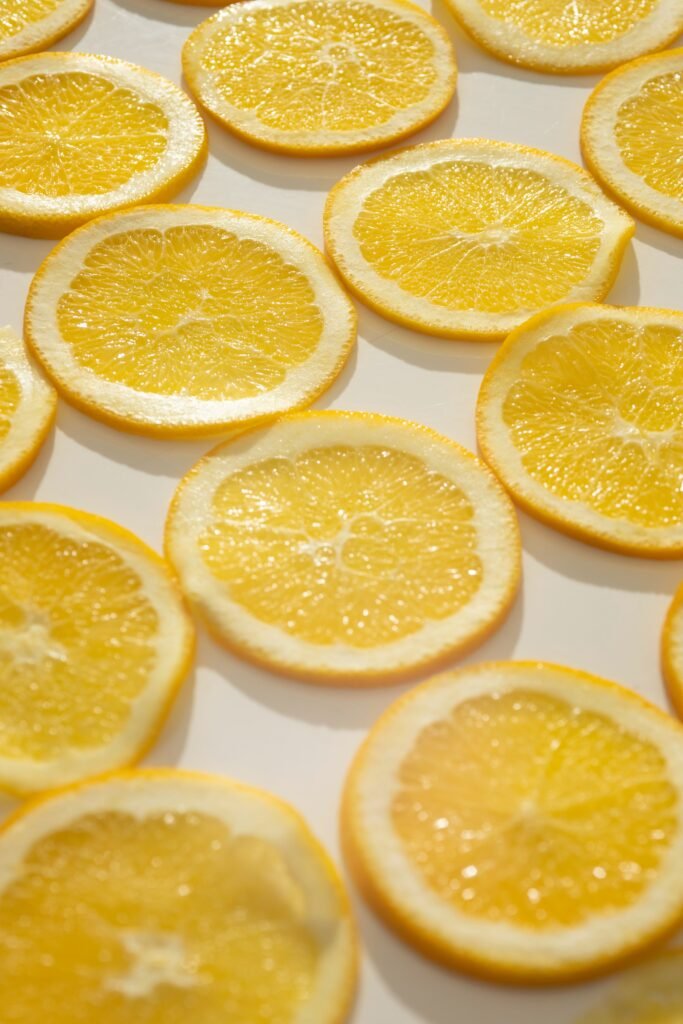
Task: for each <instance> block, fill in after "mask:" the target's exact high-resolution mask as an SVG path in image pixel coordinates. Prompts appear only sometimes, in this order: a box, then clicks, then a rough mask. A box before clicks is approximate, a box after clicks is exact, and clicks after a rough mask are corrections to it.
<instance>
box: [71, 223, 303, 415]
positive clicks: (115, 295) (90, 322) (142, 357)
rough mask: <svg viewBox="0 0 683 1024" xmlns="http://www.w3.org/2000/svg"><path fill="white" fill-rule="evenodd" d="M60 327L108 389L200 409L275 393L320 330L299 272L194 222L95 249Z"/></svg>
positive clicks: (259, 248) (128, 235)
mask: <svg viewBox="0 0 683 1024" xmlns="http://www.w3.org/2000/svg"><path fill="white" fill-rule="evenodd" d="M57 320H58V324H59V330H60V333H61V336H62V338H63V339H64V341H65V342H66V343H67V344H68V345H69V346H70V348H71V351H72V353H73V355H74V357H75V358H76V360H77V361H78V363H79V364H80V365H81V366H83V367H85V368H87V369H89V370H92V371H93V372H94V373H96V374H97V375H98V376H100V377H102V378H104V379H105V380H107V381H110V382H115V383H119V384H124V385H126V386H128V387H130V388H134V389H136V390H140V391H147V392H151V393H153V394H159V395H177V394H186V395H192V396H194V397H198V398H203V399H239V398H247V397H250V396H254V395H258V394H261V393H263V392H266V391H269V390H271V389H272V388H275V387H276V386H277V385H279V384H281V383H282V382H283V381H284V379H285V378H286V376H287V371H288V369H290V368H292V367H296V366H299V365H301V364H302V363H304V362H305V361H306V360H307V359H308V358H309V357H310V356H311V354H312V353H313V352H314V350H315V349H316V347H317V345H318V343H319V341H320V337H321V335H322V330H323V316H322V313H321V310H320V308H319V306H318V305H317V304H316V300H315V294H314V292H313V289H312V287H311V285H310V283H309V281H308V278H307V277H306V276H305V275H304V274H303V273H302V272H301V271H300V270H298V269H297V268H296V267H294V266H292V264H291V263H288V262H286V261H285V260H284V259H283V257H282V256H280V255H279V254H278V253H277V252H275V251H274V250H272V249H270V248H268V247H267V246H265V245H263V244H262V243H261V242H257V241H253V240H251V239H247V238H239V237H237V235H235V234H233V233H231V232H229V231H226V230H224V229H222V228H217V227H213V226H210V225H196V224H192V225H187V226H185V227H169V228H167V229H166V230H163V231H162V230H156V229H144V230H137V231H132V230H131V231H126V232H122V233H120V234H116V235H111V236H110V237H108V238H106V239H104V240H103V241H102V242H100V243H99V244H97V245H95V246H94V247H93V248H92V249H91V250H90V252H89V253H88V255H87V257H86V258H85V260H84V263H83V267H82V269H81V270H80V271H79V273H78V274H77V275H76V277H75V278H74V279H73V280H72V281H71V283H70V285H69V288H68V290H67V291H65V293H64V294H63V295H62V296H61V297H60V299H59V303H58V308H57Z"/></svg>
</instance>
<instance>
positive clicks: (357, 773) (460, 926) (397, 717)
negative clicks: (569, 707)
mask: <svg viewBox="0 0 683 1024" xmlns="http://www.w3.org/2000/svg"><path fill="white" fill-rule="evenodd" d="M507 673H509V674H511V676H512V679H513V681H514V676H515V675H516V674H519V676H520V681H519V683H516V682H515V685H513V684H512V683H510V685H506V682H505V679H504V674H507ZM534 673H540V676H539V678H540V679H541V681H540V683H539V682H538V680H536V679H534V678H533V674H534ZM543 675H548V676H551V677H555V678H554V679H553V680H552V683H551V684H550V685H548V682H547V680H546V681H544V680H543V678H542V677H543ZM487 677H492V680H493V682H491V680H490V679H487ZM498 680H503V681H502V682H500V681H498ZM577 687H579V688H582V689H583V695H584V697H586V696H588V699H587V700H586V701H585V702H584V703H582V705H581V707H582V708H583V709H586V710H591V711H594V712H595V713H597V714H604V715H605V716H606V717H608V718H610V720H612V721H615V717H614V716H613V715H610V714H609V713H608V712H609V710H610V709H611V708H613V707H614V705H615V704H616V705H619V704H621V707H622V710H623V711H626V710H629V711H630V712H631V715H630V716H629V715H626V716H625V719H624V716H621V717H620V718H619V722H620V723H621V724H623V725H624V727H625V728H626V727H628V723H629V722H633V723H634V726H638V728H637V729H636V728H635V727H634V728H633V730H632V732H633V734H634V735H636V736H638V735H641V736H644V737H645V738H646V739H650V740H651V741H652V742H653V743H655V741H657V742H656V743H655V745H656V746H657V749H658V750H659V751H660V753H662V754H663V756H664V757H665V760H666V761H667V764H668V766H669V769H670V771H671V770H673V772H674V775H675V777H676V779H677V783H678V790H679V795H680V797H681V802H682V803H683V745H682V744H681V736H683V733H682V732H680V729H681V725H680V723H679V722H678V721H677V720H676V719H673V718H672V717H671V716H670V715H668V714H667V713H666V712H664V711H662V710H661V709H660V708H658V707H657V706H656V705H654V704H651V703H650V702H649V701H647V700H645V698H643V697H641V696H640V694H638V693H636V692H634V691H632V690H629V689H627V688H626V687H624V686H621V685H620V684H618V683H615V682H612V681H611V680H607V679H604V678H602V677H600V676H595V675H593V674H591V673H588V672H584V671H581V670H579V669H573V668H569V667H567V666H564V665H558V664H553V663H550V662H544V661H493V662H482V663H479V664H475V665H470V666H467V667H465V668H459V669H455V670H452V671H449V672H444V673H442V674H440V675H437V676H433V677H431V678H429V679H427V680H426V681H424V682H422V683H420V684H419V685H418V686H417V687H414V688H413V689H412V690H410V691H409V692H408V693H406V694H404V695H403V696H402V697H399V698H398V700H396V701H394V702H393V704H391V705H390V706H389V707H388V708H387V709H386V710H385V711H384V712H383V713H382V714H381V715H380V717H379V718H378V719H377V720H376V722H375V723H374V724H373V726H372V727H371V729H370V731H369V733H368V734H367V735H366V737H365V739H364V740H363V742H362V743H361V745H360V747H359V749H358V751H357V752H356V754H355V756H354V759H353V761H352V762H351V766H350V768H349V770H348V773H347V777H346V781H345V784H344V790H343V795H342V803H341V809H340V834H341V842H342V850H343V854H344V859H345V863H346V865H347V867H348V869H349V871H350V874H351V877H352V878H353V880H354V882H355V884H356V885H357V886H358V888H359V890H360V892H361V894H362V896H363V898H364V900H365V901H366V902H367V903H368V905H369V906H370V907H371V908H372V909H373V911H374V912H375V913H376V914H377V915H378V916H380V917H381V918H382V919H383V920H384V922H385V923H386V924H387V925H388V926H389V927H390V928H391V929H392V930H393V931H394V932H395V933H397V934H398V936H399V937H400V938H401V939H403V940H404V941H405V942H407V943H408V944H410V945H412V946H413V947H415V948H417V949H418V951H419V952H420V953H422V954H423V955H424V956H426V957H428V958H429V959H432V960H434V961H436V962H438V963H440V964H442V965H443V966H446V967H449V968H451V969H454V970H457V971H464V972H466V973H468V974H471V975H473V976H475V977H479V978H482V979H483V980H486V981H495V982H504V983H506V984H513V985H534V986H546V985H555V984H566V983H568V982H576V981H581V980H588V979H591V978H596V977H600V976H601V975H603V974H606V973H608V972H609V971H612V970H614V969H615V968H616V967H618V966H620V965H625V964H628V963H629V962H631V960H632V959H634V958H636V957H638V956H640V955H642V951H643V950H644V949H646V948H648V947H649V946H650V945H654V944H655V943H657V942H658V941H660V940H662V939H664V938H666V937H668V936H669V935H672V934H674V933H675V932H676V931H677V929H678V927H679V925H680V921H681V918H682V916H683V872H681V871H680V869H677V868H676V866H675V865H674V867H673V870H672V871H669V875H668V877H665V875H664V872H662V875H661V876H660V878H659V879H658V880H657V882H656V883H655V885H654V886H653V887H652V888H651V890H648V893H647V894H646V895H645V896H644V897H643V898H642V899H641V900H640V901H639V902H637V903H635V904H633V907H634V908H635V911H636V912H637V911H638V909H639V908H642V910H643V913H644V916H647V915H649V916H650V918H651V919H652V920H651V923H650V925H649V927H648V928H646V929H643V930H642V931H641V933H640V935H639V936H636V935H635V927H634V921H633V918H634V917H637V913H636V914H634V913H631V912H630V909H629V910H627V911H625V912H622V913H621V914H617V912H614V913H613V914H612V915H610V914H608V915H605V916H606V919H609V920H611V921H613V920H615V919H616V917H617V916H618V917H619V922H620V923H619V925H618V926H617V927H615V928H613V929H611V930H612V931H613V933H614V934H613V942H612V948H611V950H605V949H604V948H603V949H599V942H600V941H602V940H603V939H604V937H605V935H606V934H607V931H608V929H607V927H604V928H602V929H601V928H600V926H599V922H598V927H597V928H596V930H595V935H594V936H593V939H594V942H593V949H591V944H590V939H591V935H590V931H591V924H590V918H589V919H588V923H587V924H585V925H581V926H579V927H578V928H577V927H574V928H573V929H572V928H569V929H565V930H564V931H556V932H551V931H550V930H543V931H541V932H539V934H538V936H536V937H534V935H533V933H532V935H531V937H529V935H528V933H527V932H526V931H525V930H524V929H520V928H515V927H514V926H509V925H507V924H500V923H493V922H483V921H481V920H476V921H475V923H474V924H473V923H472V919H470V918H468V917H467V916H466V915H464V914H462V913H458V912H457V911H455V910H452V909H451V908H448V913H449V914H450V915H451V916H452V917H453V918H454V922H455V923H454V925H453V927H452V928H451V929H450V933H449V927H448V926H447V925H446V924H445V923H444V921H443V920H439V919H440V918H443V914H442V910H443V907H442V903H441V901H440V899H439V897H438V896H437V895H436V894H434V893H433V891H432V890H430V889H429V888H428V886H427V885H426V884H425V883H423V882H422V881H421V880H420V879H419V877H418V876H414V872H413V869H412V867H411V865H410V863H409V862H408V858H407V857H406V856H405V854H404V853H403V851H402V850H401V848H400V846H399V842H400V840H398V839H396V838H393V841H392V842H391V843H390V844H386V843H381V841H380V840H378V838H377V833H376V829H373V828H371V829H368V827H367V825H366V826H365V827H364V828H362V827H361V825H360V824H359V821H365V822H367V821H369V820H370V819H371V818H373V817H374V819H375V821H376V820H377V819H378V816H379V814H380V813H381V812H383V811H384V810H385V808H386V807H388V806H389V804H390V801H391V799H392V796H393V792H392V790H391V786H390V782H391V780H392V779H393V778H395V773H396V772H395V770H396V769H397V768H398V767H399V766H400V764H401V763H402V758H403V757H404V756H406V755H407V754H408V753H409V752H410V751H411V750H412V749H413V741H414V740H415V739H416V738H417V736H418V735H419V734H420V733H421V732H422V731H423V730H424V729H425V728H427V727H428V726H429V725H430V724H432V723H435V722H437V721H439V720H441V719H443V718H444V717H445V716H446V715H447V714H448V713H449V712H450V711H452V710H453V708H454V707H455V706H456V705H457V704H458V703H464V702H465V701H467V700H468V699H471V698H473V697H477V696H482V695H485V694H487V693H489V694H490V693H493V692H499V693H505V692H510V691H514V690H515V689H523V690H524V691H525V692H529V691H533V690H535V691H537V692H539V693H542V694H550V695H552V696H556V697H558V698H559V699H563V700H566V701H567V702H568V703H570V704H571V703H574V705H576V700H575V699H574V700H573V701H572V698H575V697H576V688H577ZM422 698H425V705H426V706H425V707H424V708H421V707H419V705H420V702H421V700H422ZM430 698H432V699H431V701H430ZM392 730H393V731H392ZM387 734H388V735H389V736H390V737H397V740H396V742H397V745H398V746H399V752H398V754H397V753H396V752H395V751H392V750H391V749H388V745H387V744H386V741H385V743H384V749H382V744H381V741H382V740H384V738H385V736H386V735H387ZM665 734H670V735H669V736H668V737H667V739H668V741H669V742H667V743H666V744H664V743H663V737H664V735H665ZM378 741H380V742H378ZM382 755H384V757H383V756H382ZM382 762H383V763H382ZM368 766H369V767H370V769H371V770H372V771H374V773H375V778H374V779H373V780H372V782H371V784H368V783H367V782H366V780H364V779H363V773H364V772H365V773H366V774H367V770H368ZM392 770H393V772H394V774H393V775H392V774H391V773H392ZM364 782H365V785H363V783H364ZM382 820H384V819H382ZM361 831H362V833H363V838H362V839H361V838H360V834H361ZM368 837H369V838H370V840H371V842H368ZM373 844H374V847H373ZM380 846H381V847H382V850H381V853H380ZM387 846H388V849H387ZM674 855H675V857H674ZM669 859H670V860H674V859H675V860H677V861H678V862H681V861H683V828H681V829H679V834H678V836H677V837H676V840H675V843H674V846H673V854H671V856H670V858H669ZM389 865H390V869H389ZM406 865H407V866H406ZM413 876H414V877H413ZM672 881H675V882H677V891H676V893H675V896H674V899H673V900H672V899H671V882H672ZM653 890H654V891H653ZM406 892H410V895H411V897H412V899H413V903H412V905H411V904H409V903H407V902H406V901H405V895H406ZM416 897H419V902H417V908H418V909H417V910H416ZM603 923H604V924H605V925H606V924H607V921H606V922H603ZM634 936H635V937H634ZM534 938H536V939H537V942H538V947H539V948H538V949H534ZM596 941H597V947H598V952H599V953H600V954H601V955H600V957H597V956H596V955H595V949H596ZM534 953H535V954H536V955H537V958H538V959H537V961H536V962H535V963H531V962H530V960H531V958H532V956H533V955H534ZM501 954H504V955H501ZM558 954H559V957H558ZM558 959H559V962H558Z"/></svg>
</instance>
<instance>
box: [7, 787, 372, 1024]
mask: <svg viewBox="0 0 683 1024" xmlns="http://www.w3.org/2000/svg"><path fill="white" fill-rule="evenodd" d="M160 789H162V790H163V794H162V795H158V791H159V790H160ZM174 789H175V793H174ZM107 791H109V792H110V794H111V795H110V796H109V798H108V802H109V803H110V805H111V806H110V808H107V806H105V803H106V802H107ZM93 794H94V797H95V800H96V801H97V804H98V806H96V807H95V808H92V809H89V807H88V802H89V801H90V800H92V799H93ZM138 800H139V801H140V804H139V806H138V804H137V801H138ZM236 800H237V803H236V804H235V801H236ZM60 801H61V802H62V803H66V804H68V803H71V805H72V806H71V807H66V806H65V808H64V814H63V815H61V816H64V817H67V819H68V820H65V821H63V822H62V821H59V820H57V821H56V822H54V823H50V822H49V821H47V818H48V816H49V815H50V814H51V813H54V810H55V808H56V810H57V811H58V812H59V811H60ZM79 803H82V804H83V807H82V809H81V810H80V813H79ZM147 804H151V806H148V805H147ZM195 804H198V806H197V807H196V808H195ZM233 805H234V807H233ZM234 808H236V809H237V810H238V811H240V817H241V818H242V819H243V820H240V818H237V817H236V818H235V820H231V819H232V817H233V810H234ZM249 812H251V815H252V822H251V825H250V824H249V821H248V815H249ZM290 815H291V812H290V811H289V810H288V809H287V808H285V807H284V806H283V805H280V804H278V803H277V802H276V801H275V800H274V799H273V798H270V797H268V796H267V795H265V794H257V793H251V792H250V791H248V790H245V789H241V788H239V789H238V787H236V786H234V787H233V786H232V784H230V783H228V782H227V780H226V781H221V780H218V779H210V778H207V779H201V778H199V777H197V778H193V777H190V776H183V775H180V774H176V773H173V772H163V773H139V774H138V775H135V774H131V775H128V776H121V777H117V776H112V777H110V779H109V780H108V781H104V782H102V783H96V784H95V786H94V787H92V788H89V787H86V788H85V789H79V790H76V791H74V792H73V793H71V794H69V793H67V794H65V796H63V797H59V796H58V797H57V803H56V804H53V805H51V804H50V803H48V804H43V805H38V806H37V809H36V810H35V811H34V812H33V816H31V811H30V810H29V813H28V816H27V818H25V819H24V820H25V822H26V827H27V828H28V829H29V830H31V829H35V827H36V823H37V824H38V825H41V817H42V828H41V832H42V834H40V835H39V836H38V837H36V838H35V839H34V840H33V841H32V842H30V843H29V844H28V845H26V846H25V847H24V850H23V854H22V856H21V859H20V861H19V862H18V863H16V865H15V866H14V870H13V871H12V872H11V873H10V871H9V870H8V864H11V860H10V858H11V857H13V856H14V852H13V850H12V840H13V832H12V828H10V830H9V832H6V833H5V834H4V835H3V836H2V837H0V864H2V865H3V868H5V871H6V874H4V875H3V882H4V884H3V886H2V891H1V892H0V956H1V958H2V963H3V971H2V974H1V975H0V999H2V1003H3V1005H4V1006H5V1007H8V1008H10V1015H9V1017H8V1020H11V1021H12V1022H13V1024H30V1022H35V1021H36V1020H37V1019H39V1018H40V1017H46V1016H48V1017H49V1019H50V1021H53V1022H54V1024H74V1022H76V1021H78V1022H80V1021H85V1020H86V1019H87V1018H88V1015H89V1014H90V1013H91V1012H92V1008H93V1007H97V1019H98V1021H100V1022H101V1024H123V1022H124V1021H125V1020H126V1019H130V1015H131V1013H132V1014H138V1013H143V1014H144V1019H145V1021H146V1022H149V1024H176V1022H177V1024H181V1022H185V1021H187V1020H188V1015H189V1016H190V1017H191V1018H192V1019H193V1020H195V1021H197V1022H201V1024H204V1022H206V1024H209V1022H214V1021H215V1022H218V1021H224V1020H225V1021H235V1022H237V1021H244V1022H247V1021H249V1022H252V1021H253V1022H256V1021H269V1022H272V1024H299V1022H301V1024H313V1022H314V1021H316V1020H317V1021H320V1022H326V1024H341V1022H342V1019H343V1017H344V1009H345V1003H347V1002H348V997H349V992H350V990H351V989H352V986H353V947H352V933H351V927H350V921H349V918H348V909H347V908H346V906H345V903H344V898H343V893H342V891H341V886H340V883H339V881H338V879H337V878H336V875H334V874H333V872H332V869H331V867H330V866H329V865H328V864H327V862H326V860H325V859H324V854H322V851H320V850H319V849H318V848H317V846H316V845H315V844H314V840H313V839H312V837H311V836H310V834H309V833H308V832H307V830H306V829H305V826H304V825H303V823H301V822H299V821H298V819H296V818H294V816H293V815H292V816H291V820H289V816H290ZM46 822H47V825H49V826H50V827H49V830H47V831H46V830H45V827H46V826H45V823H46ZM7 876H9V877H7ZM316 896H317V897H318V900H319V902H318V904H317V905H313V900H314V899H315V898H316ZM316 915H319V916H318V917H317V919H316ZM335 947H336V948H335ZM330 968H333V970H332V971H331V970H330ZM323 979H325V980H326V981H327V983H328V984H327V990H326V991H323ZM330 982H333V984H330Z"/></svg>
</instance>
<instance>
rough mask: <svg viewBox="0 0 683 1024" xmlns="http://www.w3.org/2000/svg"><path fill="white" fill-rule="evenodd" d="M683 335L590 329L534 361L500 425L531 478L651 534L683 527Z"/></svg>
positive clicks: (580, 328) (611, 326)
mask: <svg viewBox="0 0 683 1024" xmlns="http://www.w3.org/2000/svg"><path fill="white" fill-rule="evenodd" d="M682 346H683V333H682V332H681V331H680V330H678V329H676V328H675V327H673V326H671V327H669V326H662V325H652V326H648V325H643V326H642V327H641V326H638V325H634V324H630V323H628V322H626V321H612V320H610V321H604V320H603V321H593V322H590V321H589V322H587V323H582V324H577V325H576V326H574V327H573V328H572V329H571V330H570V331H569V332H568V333H567V335H565V336H561V337H555V338H548V339H547V340H546V341H543V342H541V343H540V344H539V345H537V346H536V347H535V348H534V349H533V350H532V351H530V352H529V353H528V354H527V355H526V356H525V357H524V360H523V362H522V365H521V368H520V371H519V374H518V379H517V381H516V382H515V383H514V384H513V385H512V387H511V388H510V391H509V392H508V394H507V396H506V398H505V401H504V404H503V419H504V422H505V425H506V427H507V429H508V431H509V436H510V439H511V441H512V443H513V444H514V446H515V448H516V449H517V450H518V452H519V454H520V456H521V459H522V462H523V464H524V468H525V470H526V472H527V473H528V474H529V475H530V476H531V477H533V478H534V479H535V480H537V481H538V482H539V483H540V484H542V485H543V486H544V487H546V488H547V489H548V490H549V491H552V493H553V494H555V495H557V496H558V497H561V498H568V499H571V500H575V501H579V502H581V503H582V504H583V505H588V506H590V507H591V508H593V509H595V510H596V511H597V512H599V513H601V514H602V515H605V516H610V517H613V518H615V519H617V518H618V519H622V520H626V521H628V522H631V523H634V524H639V525H641V526H646V527H663V526H667V525H674V524H678V523H681V522H683V491H681V479H683V426H682V424H683V363H682V362H681V347H682Z"/></svg>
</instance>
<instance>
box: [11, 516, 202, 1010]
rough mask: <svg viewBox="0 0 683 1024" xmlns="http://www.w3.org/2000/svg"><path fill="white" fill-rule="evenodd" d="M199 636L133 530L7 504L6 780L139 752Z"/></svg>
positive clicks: (36, 781)
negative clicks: (130, 531) (195, 636)
mask: <svg viewBox="0 0 683 1024" xmlns="http://www.w3.org/2000/svg"><path fill="white" fill-rule="evenodd" d="M193 645H194V630H193V628H192V624H191V622H190V620H189V617H188V615H187V613H186V611H185V609H184V607H183V603H182V600H181V597H180V594H179V591H178V589H177V586H176V584H175V581H174V579H173V578H172V576H171V573H170V572H169V569H168V566H167V565H166V563H165V562H164V561H163V560H162V559H161V558H159V556H158V555H156V554H155V553H154V552H153V551H151V550H150V549H149V548H148V547H147V546H146V545H145V544H143V543H142V541H140V540H138V538H137V537H135V536H133V534H131V533H129V532H128V531H127V530H124V529H122V528H121V527H120V526H116V525H115V524H114V523H111V522H109V521H108V520H106V519H100V518H99V517H98V516H92V515H89V514H87V513H85V512H78V511H76V510H75V509H70V508H64V507H62V506H60V505H43V504H39V503H36V502H2V503H0V670H1V672H2V680H3V685H2V688H1V689H0V789H5V790H9V791H10V792H13V793H30V792H35V791H37V790H40V789H46V788H48V787H52V786H58V785H62V784H64V783H66V782H71V781H73V780H75V779H81V778H84V777H85V776H88V775H92V774H93V773H95V772H99V771H106V770H109V769H112V768H119V767H121V766H122V765H126V764H129V763H131V762H132V761H135V760H136V759H137V758H139V757H141V756H142V754H143V753H144V752H145V751H146V750H147V749H148V748H149V746H151V744H152V742H153V740H154V738H155V737H156V735H157V733H158V732H159V730H160V728H161V725H162V723H163V720H164V719H165V717H166V713H167V712H168V710H169V708H170V705H171V703H172V701H173V699H174V697H175V694H176V692H177V690H178V688H179V686H180V684H181V683H182V681H183V679H184V678H185V675H186V674H187V671H188V669H189V665H190V662H191V660H192V652H193ZM0 874H2V872H0ZM0 961H2V963H3V972H0V975H3V976H4V967H5V959H4V957H3V956H2V953H1V952H0ZM0 1004H2V1005H6V1004H5V1003H4V1002H3V1000H2V999H1V998H0Z"/></svg>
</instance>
